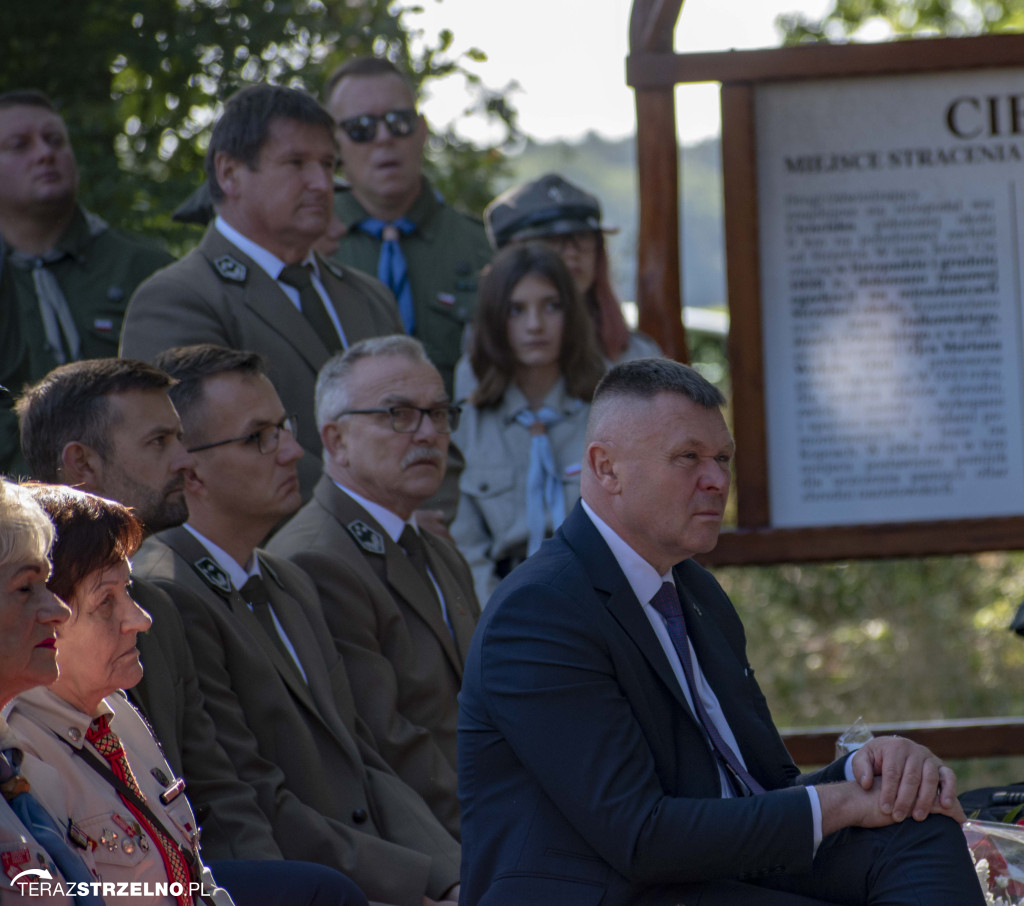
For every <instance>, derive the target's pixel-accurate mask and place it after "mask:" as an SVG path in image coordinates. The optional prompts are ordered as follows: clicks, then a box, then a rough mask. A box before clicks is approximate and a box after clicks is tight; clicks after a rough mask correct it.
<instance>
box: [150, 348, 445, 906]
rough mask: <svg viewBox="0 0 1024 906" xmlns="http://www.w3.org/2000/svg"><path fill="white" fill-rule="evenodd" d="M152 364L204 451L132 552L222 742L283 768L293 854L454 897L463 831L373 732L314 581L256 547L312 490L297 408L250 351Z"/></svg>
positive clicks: (399, 888) (394, 888)
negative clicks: (303, 482) (182, 519)
mask: <svg viewBox="0 0 1024 906" xmlns="http://www.w3.org/2000/svg"><path fill="white" fill-rule="evenodd" d="M157 364H158V365H159V367H161V368H162V369H164V370H165V371H166V372H167V373H168V374H169V375H170V376H171V377H172V378H174V379H175V380H176V381H177V383H176V384H175V385H174V387H173V388H171V391H170V395H171V399H172V401H173V402H174V405H175V407H176V408H177V410H178V412H179V414H180V416H181V423H182V429H183V431H184V441H185V446H186V448H187V449H188V452H189V453H190V454H191V455H192V457H193V463H192V467H191V468H190V469H189V471H188V473H187V474H186V478H185V496H186V499H187V501H188V511H189V517H188V521H187V522H186V523H185V525H184V526H181V527H179V528H173V529H170V530H169V531H166V532H162V533H161V534H159V535H156V536H154V537H152V538H150V539H148V540H147V541H146V543H145V544H144V545H143V546H142V548H141V549H140V550H139V552H138V554H137V555H136V556H135V558H134V565H135V570H136V573H137V574H138V575H141V576H143V577H145V578H146V579H148V580H149V581H151V582H153V583H154V584H156V585H158V586H160V587H161V588H162V589H163V590H164V591H165V592H167V594H169V595H170V596H171V598H173V599H174V602H175V604H177V606H178V608H179V609H180V611H181V613H182V617H183V619H184V622H185V631H186V634H187V635H188V640H189V643H190V645H191V647H192V651H193V652H194V655H195V662H196V670H197V672H198V676H199V683H200V685H201V686H202V687H203V692H204V695H205V697H206V702H207V709H208V710H209V712H210V714H211V715H212V717H213V722H214V724H215V726H216V734H217V739H218V741H219V742H220V743H221V744H222V745H223V747H224V749H225V750H226V751H227V753H228V755H229V756H231V758H232V760H233V761H234V762H235V764H237V765H238V766H239V767H238V769H239V773H240V775H241V776H242V778H243V779H245V780H247V781H249V782H250V783H252V784H253V785H254V786H257V787H258V788H259V789H261V790H267V788H268V780H267V778H268V777H270V778H276V779H277V780H278V781H279V784H278V786H277V789H276V790H275V791H274V795H273V797H272V798H271V797H267V798H265V799H264V800H263V803H262V804H264V807H265V808H266V809H268V810H269V811H270V813H271V814H272V821H273V823H274V830H275V836H276V837H277V839H278V840H279V841H280V844H281V848H282V850H283V851H284V852H285V855H286V856H288V857H299V855H300V854H301V857H302V858H304V859H308V860H311V861H316V862H322V863H324V864H326V865H330V866H332V867H334V868H338V869H341V870H342V871H344V872H345V873H346V874H349V875H350V876H351V877H352V879H353V880H355V881H356V883H358V884H359V886H360V887H361V888H362V889H363V890H364V891H365V892H366V894H367V896H368V897H369V899H370V900H371V901H374V902H381V903H392V904H407V903H408V904H412V903H415V904H416V906H420V904H421V903H424V904H427V906H429V903H430V902H434V901H445V900H448V899H452V900H455V899H457V885H458V880H459V846H458V843H457V842H456V841H455V839H453V837H452V835H451V834H450V833H449V832H448V831H446V830H445V828H444V827H442V826H441V824H440V823H439V822H438V821H437V820H436V818H435V817H434V815H432V814H431V811H430V809H429V808H428V805H427V803H425V802H424V801H423V798H421V796H420V795H418V794H417V791H415V790H413V789H411V788H410V785H409V784H407V783H405V782H403V781H402V779H400V778H399V777H398V776H396V774H395V772H394V771H393V770H391V769H390V768H389V767H388V765H387V764H386V762H385V759H384V758H382V757H381V756H382V755H383V751H382V749H379V748H378V746H377V745H376V744H375V740H374V739H373V737H372V735H371V734H370V733H368V732H367V728H366V726H365V724H364V723H363V721H362V720H361V719H360V718H362V717H363V716H364V715H362V714H360V713H357V711H356V709H355V706H354V697H355V693H356V691H357V690H356V689H355V688H354V687H351V688H350V683H349V680H348V677H347V676H346V665H345V664H343V663H342V658H341V657H339V653H338V651H337V649H336V647H335V645H334V643H333V642H332V640H331V630H330V629H329V628H328V626H327V624H326V623H325V620H324V608H323V607H321V602H320V598H319V596H318V594H317V589H316V587H315V586H314V585H313V582H312V581H311V579H310V578H309V577H308V576H307V575H306V574H305V573H304V572H303V571H302V570H301V569H299V568H298V567H296V566H295V565H294V564H293V563H289V562H288V561H287V560H284V559H282V558H280V557H277V556H274V555H273V554H271V553H268V552H267V551H265V550H262V549H261V548H260V547H259V545H260V543H261V541H262V539H263V538H264V537H266V535H267V534H268V533H269V532H270V531H271V529H272V528H273V527H274V526H275V525H277V524H278V523H279V522H280V521H281V520H282V519H284V518H286V517H287V516H289V515H290V514H292V513H294V512H295V510H296V509H297V508H298V507H299V505H300V504H301V502H302V501H301V497H300V495H299V484H298V476H297V473H296V468H295V467H296V463H297V462H298V460H299V458H300V457H301V456H302V448H301V447H300V446H299V445H298V443H296V440H295V437H294V433H295V430H296V424H295V420H294V418H293V417H292V416H291V415H290V413H288V411H287V410H286V408H285V406H284V405H283V403H282V402H281V399H280V397H279V396H278V394H277V392H276V391H275V390H274V387H273V385H272V384H271V382H270V381H269V380H268V379H267V377H266V374H265V372H264V370H263V365H262V363H261V361H260V358H259V356H256V355H254V354H252V353H248V352H245V351H242V350H232V349H226V348H224V347H221V346H214V345H212V344H199V345H195V346H189V347H183V348H178V349H170V350H167V351H166V352H164V353H162V354H161V355H160V356H158V357H157ZM301 427H302V426H301V422H300V423H299V425H298V430H301ZM347 656H348V653H347V652H346V653H345V657H346V658H347ZM352 685H353V686H354V684H352ZM420 742H421V740H419V739H409V740H408V741H407V744H408V745H410V746H414V745H416V744H418V743H420ZM254 752H255V755H254Z"/></svg>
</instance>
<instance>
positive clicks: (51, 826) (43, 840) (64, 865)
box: [0, 749, 103, 906]
mask: <svg viewBox="0 0 1024 906" xmlns="http://www.w3.org/2000/svg"><path fill="white" fill-rule="evenodd" d="M20 759H21V753H20V752H18V751H17V750H15V749H7V750H5V751H4V753H3V754H2V755H0V790H2V791H3V796H4V798H5V799H6V800H7V802H8V804H9V805H10V807H11V811H13V812H14V814H15V815H17V816H18V818H19V819H20V820H21V823H22V824H24V825H25V827H26V828H27V829H28V831H29V832H30V833H31V834H32V836H33V837H34V838H35V840H36V843H38V844H39V845H40V846H41V847H42V848H43V849H45V850H46V853H47V855H48V856H49V857H50V858H51V859H52V860H53V862H54V864H55V865H56V866H57V869H58V870H59V871H60V873H61V874H62V875H63V876H64V880H66V881H68V882H74V883H76V884H79V883H84V884H91V883H93V882H94V881H96V878H95V877H93V874H92V872H90V871H89V868H88V866H87V865H86V864H85V862H83V861H82V859H81V857H80V856H79V855H78V854H77V853H76V852H75V851H74V850H73V849H72V848H71V847H70V846H69V845H68V843H67V841H66V840H65V838H64V832H63V831H62V830H61V829H60V825H58V824H57V822H56V821H54V820H53V818H51V817H50V813H49V812H48V811H46V809H44V808H43V807H42V805H40V804H39V800H38V799H36V797H35V796H33V795H32V793H31V792H30V787H29V782H28V781H27V780H26V779H25V778H24V777H22V776H21V774H20V771H19V766H18V763H19V761H20ZM30 880H35V879H30ZM80 889H82V888H80ZM89 889H91V888H89ZM74 899H75V903H76V904H78V906H103V900H102V899H101V898H100V897H98V896H93V895H92V894H91V893H88V894H84V895H83V896H77V897H75V898H74Z"/></svg>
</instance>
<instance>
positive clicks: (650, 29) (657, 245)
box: [629, 0, 690, 362]
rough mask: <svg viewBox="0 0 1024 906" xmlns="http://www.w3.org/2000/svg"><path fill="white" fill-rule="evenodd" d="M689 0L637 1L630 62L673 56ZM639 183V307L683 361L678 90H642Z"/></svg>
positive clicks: (647, 325)
mask: <svg viewBox="0 0 1024 906" xmlns="http://www.w3.org/2000/svg"><path fill="white" fill-rule="evenodd" d="M682 5H683V0H634V3H633V10H632V13H631V15H630V22H629V35H630V40H629V43H630V63H631V64H632V63H633V62H634V61H635V60H636V59H637V58H640V57H643V56H644V55H645V54H650V53H659V52H668V53H671V52H672V31H673V28H674V26H675V22H676V19H677V18H678V17H679V11H680V9H681V8H682ZM635 94H636V141H637V155H636V157H637V180H638V184H639V190H640V230H639V241H638V249H637V306H638V307H639V309H640V329H641V330H642V331H644V333H648V334H650V335H651V336H652V337H654V338H655V339H656V340H657V341H658V343H659V344H660V345H661V347H662V349H663V350H664V352H665V354H666V355H668V356H671V357H672V358H674V359H677V360H679V361H681V362H688V361H689V359H690V354H689V349H688V347H687V342H686V330H685V328H684V327H683V296H682V284H681V280H680V254H679V237H680V230H679V197H680V196H679V189H680V185H679V149H678V145H677V142H676V115H675V94H674V86H673V85H672V84H668V85H666V86H664V87H657V88H637V89H635Z"/></svg>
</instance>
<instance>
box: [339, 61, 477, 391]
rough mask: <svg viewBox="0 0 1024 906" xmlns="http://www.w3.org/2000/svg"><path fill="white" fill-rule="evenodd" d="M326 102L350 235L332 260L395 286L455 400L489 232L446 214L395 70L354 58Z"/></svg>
mask: <svg viewBox="0 0 1024 906" xmlns="http://www.w3.org/2000/svg"><path fill="white" fill-rule="evenodd" d="M323 96H324V104H325V106H326V107H327V109H328V110H329V111H330V113H331V115H332V116H333V117H334V119H335V120H336V121H337V123H338V130H337V135H338V147H339V153H340V157H341V165H342V172H343V175H344V177H345V179H346V181H347V186H345V187H343V188H342V189H341V190H340V191H338V192H337V193H336V200H335V211H336V213H337V215H338V217H339V219H340V220H341V222H342V223H343V224H344V226H345V233H344V235H343V236H342V238H341V241H340V244H339V247H338V250H337V252H336V253H335V254H334V259H333V260H335V261H337V262H338V263H339V264H342V265H349V266H351V267H356V268H359V269H360V270H363V271H367V272H368V273H371V274H377V276H378V277H379V278H380V280H381V281H382V282H383V283H385V284H387V285H388V287H389V288H390V289H391V290H392V292H394V294H395V296H396V298H397V299H398V303H399V309H400V311H401V313H402V320H403V324H404V326H405V332H406V333H409V334H411V335H412V336H414V337H416V338H417V339H419V340H420V341H421V342H422V343H423V345H424V347H425V348H426V350H427V355H428V356H429V358H430V360H431V361H432V362H433V363H434V365H435V366H436V367H437V369H438V371H439V372H440V373H441V377H442V379H443V380H444V384H445V387H446V388H447V390H448V391H449V393H450V392H451V390H452V375H453V373H454V368H455V363H456V362H457V361H458V359H459V356H460V355H461V354H462V333H463V328H464V327H465V325H466V324H467V323H468V322H469V321H471V320H472V318H473V314H474V312H475V311H476V290H477V277H478V275H479V273H480V270H481V269H482V268H483V267H484V265H486V264H487V262H488V261H489V260H490V257H491V249H490V246H489V244H488V242H487V237H486V235H485V234H484V229H483V225H482V224H481V223H480V221H479V220H477V219H475V218H473V217H469V216H467V215H465V214H462V213H459V212H458V211H456V210H454V209H453V208H451V207H449V206H448V205H447V204H445V202H444V201H443V199H441V198H440V197H439V196H438V194H437V192H436V190H435V189H434V187H433V186H432V185H431V184H430V182H429V181H428V180H427V179H426V178H425V177H424V176H423V172H422V170H423V147H424V144H425V142H426V138H427V125H426V122H425V121H424V119H423V117H422V116H420V115H419V114H418V113H417V112H416V101H415V97H414V94H413V89H412V87H411V85H410V84H409V81H408V80H407V79H406V77H405V76H404V75H402V74H401V73H400V72H399V71H398V70H397V69H396V68H395V66H394V65H393V64H392V63H390V62H389V61H388V60H385V59H381V58H376V57H356V58H353V59H351V60H349V61H348V62H346V63H345V64H343V65H342V66H341V67H339V68H338V69H336V70H335V71H334V72H333V73H332V74H331V76H330V77H329V78H328V79H327V83H326V85H325V87H324V94H323Z"/></svg>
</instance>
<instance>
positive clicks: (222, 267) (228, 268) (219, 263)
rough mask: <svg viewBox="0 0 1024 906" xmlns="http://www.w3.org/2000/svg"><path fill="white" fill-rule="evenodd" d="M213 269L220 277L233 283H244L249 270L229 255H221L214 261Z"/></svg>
mask: <svg viewBox="0 0 1024 906" xmlns="http://www.w3.org/2000/svg"><path fill="white" fill-rule="evenodd" d="M213 267H214V270H216V271H217V273H218V274H220V275H221V277H223V278H224V279H225V280H231V281H232V282H233V283H244V282H245V278H246V275H247V274H248V273H249V269H248V268H247V267H246V266H245V265H244V264H242V262H241V261H238V260H237V259H235V258H232V257H231V256H230V255H221V256H220V257H219V258H216V259H214V262H213Z"/></svg>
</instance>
